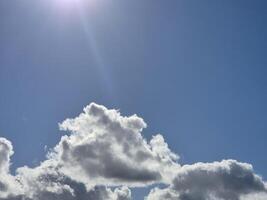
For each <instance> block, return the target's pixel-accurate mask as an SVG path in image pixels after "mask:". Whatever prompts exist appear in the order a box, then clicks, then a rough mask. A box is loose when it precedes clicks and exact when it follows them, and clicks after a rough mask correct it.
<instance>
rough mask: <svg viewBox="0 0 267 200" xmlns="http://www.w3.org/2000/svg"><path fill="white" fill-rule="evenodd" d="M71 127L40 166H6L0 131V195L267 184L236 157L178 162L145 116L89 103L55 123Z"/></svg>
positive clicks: (172, 193) (83, 199) (68, 199)
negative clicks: (148, 133)
mask: <svg viewBox="0 0 267 200" xmlns="http://www.w3.org/2000/svg"><path fill="white" fill-rule="evenodd" d="M59 127H60V129H61V130H64V131H68V133H69V134H67V135H64V136H62V138H61V140H60V142H59V143H58V144H57V145H56V146H55V147H54V148H53V149H51V150H50V151H49V153H48V155H47V159H46V160H45V161H43V162H42V163H40V165H39V166H37V167H34V168H30V167H27V166H24V167H20V168H18V169H17V170H16V173H15V175H12V174H10V172H9V167H10V157H11V156H12V154H13V148H12V144H11V142H10V141H8V140H7V139H5V138H0V200H63V199H64V200H130V199H132V197H131V191H130V189H129V188H131V187H145V186H147V185H152V184H159V183H160V184H164V185H166V188H163V189H160V188H154V189H152V190H151V191H150V193H149V195H148V196H147V197H146V199H147V200H164V199H166V200H168V199H169V200H252V199H253V200H254V199H257V200H263V199H267V198H266V185H265V182H264V181H263V180H262V178H261V177H260V176H258V175H256V174H255V173H254V171H253V168H252V166H251V165H249V164H246V163H239V162H237V161H234V160H224V161H222V162H214V163H196V164H193V165H184V166H181V165H179V164H178V159H179V156H178V155H177V154H175V153H173V152H172V151H171V150H170V149H169V147H168V144H167V143H166V142H165V141H164V138H163V136H162V135H160V134H158V135H155V136H154V137H152V139H151V140H150V141H147V140H146V139H145V138H144V137H143V136H142V134H141V133H142V130H143V129H144V128H146V123H145V122H144V120H143V119H142V118H140V117H138V116H136V115H132V116H129V117H124V116H122V115H121V114H120V112H119V111H118V110H113V109H107V108H105V107H104V106H100V105H97V104H95V103H91V104H89V105H88V106H86V107H85V108H84V110H83V112H82V113H81V114H80V115H79V116H77V117H76V118H73V119H66V120H65V121H63V122H62V123H60V124H59Z"/></svg>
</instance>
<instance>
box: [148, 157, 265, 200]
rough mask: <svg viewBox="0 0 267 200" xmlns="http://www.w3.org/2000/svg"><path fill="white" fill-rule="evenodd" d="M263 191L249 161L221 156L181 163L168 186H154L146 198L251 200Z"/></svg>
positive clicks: (261, 182)
mask: <svg viewBox="0 0 267 200" xmlns="http://www.w3.org/2000/svg"><path fill="white" fill-rule="evenodd" d="M266 192H267V189H266V186H265V183H264V182H263V180H262V178H261V177H260V176H258V175H256V174H255V173H254V171H253V168H252V166H251V165H250V164H247V163H240V162H237V161H235V160H223V161H221V162H213V163H196V164H193V165H184V166H183V167H181V168H180V169H179V170H178V171H177V174H176V176H175V178H174V179H173V182H172V184H171V186H170V187H169V188H165V189H159V188H155V189H153V190H152V191H151V192H150V194H149V196H148V197H147V200H160V199H169V200H207V199H208V200H243V199H246V200H252V199H255V198H253V196H257V195H261V196H262V195H266V194H264V193H266ZM265 197H266V196H265Z"/></svg>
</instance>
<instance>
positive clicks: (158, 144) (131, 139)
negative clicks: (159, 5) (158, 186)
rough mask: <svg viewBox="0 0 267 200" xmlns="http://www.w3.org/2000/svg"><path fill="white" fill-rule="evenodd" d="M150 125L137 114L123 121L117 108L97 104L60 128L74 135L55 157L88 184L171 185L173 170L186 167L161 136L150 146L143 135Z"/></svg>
mask: <svg viewBox="0 0 267 200" xmlns="http://www.w3.org/2000/svg"><path fill="white" fill-rule="evenodd" d="M145 127H146V123H145V122H144V121H143V119H142V118H140V117H138V116H136V115H132V116H130V117H123V116H121V115H120V113H119V112H118V111H117V110H108V109H107V108H105V107H104V106H100V105H97V104H94V103H92V104H90V105H88V106H87V107H85V108H84V112H83V113H81V114H80V115H79V116H78V117H76V118H74V119H66V120H65V121H64V122H62V123H61V124H60V129H61V130H65V131H70V133H71V135H70V136H64V137H62V139H61V141H60V142H59V144H58V145H57V146H56V147H55V151H54V153H52V154H51V157H52V158H53V159H54V160H58V162H59V164H60V165H62V169H61V170H62V171H64V173H65V174H68V175H69V176H71V177H73V178H74V179H75V180H79V181H81V180H82V181H83V182H86V183H87V184H88V183H90V182H93V184H95V183H99V184H101V183H102V182H105V183H106V184H107V185H121V184H124V185H128V186H143V185H146V184H151V183H154V182H159V181H160V182H169V181H170V180H171V177H172V171H173V170H174V169H175V168H179V167H180V165H178V164H177V163H176V160H177V159H178V156H177V155H176V154H174V153H172V152H171V151H170V150H169V148H168V145H167V143H165V141H164V139H163V137H162V136H161V135H156V136H154V137H153V138H152V139H151V141H150V142H149V143H148V142H147V141H146V140H145V139H144V138H143V136H142V135H141V131H142V130H143V128H145ZM77 172H79V173H77Z"/></svg>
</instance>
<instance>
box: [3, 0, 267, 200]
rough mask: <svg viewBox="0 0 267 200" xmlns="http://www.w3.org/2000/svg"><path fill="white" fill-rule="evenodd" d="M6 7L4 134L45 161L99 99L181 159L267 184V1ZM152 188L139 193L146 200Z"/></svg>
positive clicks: (28, 156)
mask: <svg viewBox="0 0 267 200" xmlns="http://www.w3.org/2000/svg"><path fill="white" fill-rule="evenodd" d="M59 4H64V0H38V1H36V0H28V1H20V0H1V1H0V44H1V45H0V91H1V95H0V110H1V112H0V119H1V120H0V136H2V137H5V138H8V139H9V140H10V141H12V143H13V146H14V150H15V154H14V155H13V156H12V163H13V165H12V168H13V169H15V168H17V167H19V166H23V165H29V166H35V165H37V164H38V163H39V162H40V161H42V160H43V159H44V158H45V154H46V153H45V151H44V146H45V145H47V146H48V147H50V148H51V147H53V146H54V145H56V144H57V143H58V141H59V140H60V137H61V136H62V135H63V134H64V132H61V131H59V129H58V123H59V122H62V121H63V120H64V119H66V118H68V117H75V116H76V115H78V114H79V113H80V112H81V111H82V108H83V107H84V106H85V105H87V104H89V103H90V102H96V103H98V104H103V105H105V106H106V107H108V108H117V109H120V111H121V113H122V114H123V115H131V114H134V113H136V114H138V115H139V116H141V117H142V118H144V120H145V121H146V122H147V124H148V128H147V129H145V130H144V137H146V138H148V139H150V138H151V136H152V135H153V134H155V133H161V134H162V135H163V136H164V138H165V140H166V141H167V142H168V144H169V147H170V149H172V151H174V152H176V153H178V154H179V155H180V157H181V160H180V163H182V164H188V163H190V164H191V163H195V162H199V161H202V162H211V161H214V160H222V159H228V158H233V159H236V160H239V161H242V162H249V163H251V164H253V166H254V169H255V171H256V172H257V173H259V174H261V175H263V177H267V168H266V163H267V157H266V155H265V154H266V145H267V144H266V141H267V135H266V133H267V123H266V121H267V105H266V102H267V78H266V77H267V68H266V65H267V56H266V52H267V40H266V35H267V26H266V20H267V4H266V1H263V0H262V1H261V0H257V1H244V0H242V1H241V0H240V1H230V0H227V1H211V0H210V1H208V0H204V1H173V0H170V1H160V0H146V1H141V0H137V1H125V0H116V1H111V0H99V1H97V0H92V1H91V2H89V3H83V4H79V5H78V4H75V3H74V2H71V0H66V5H59ZM139 193H143V190H142V191H140V190H138V191H136V194H135V195H136V199H137V198H140V199H141V196H142V195H143V194H139Z"/></svg>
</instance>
